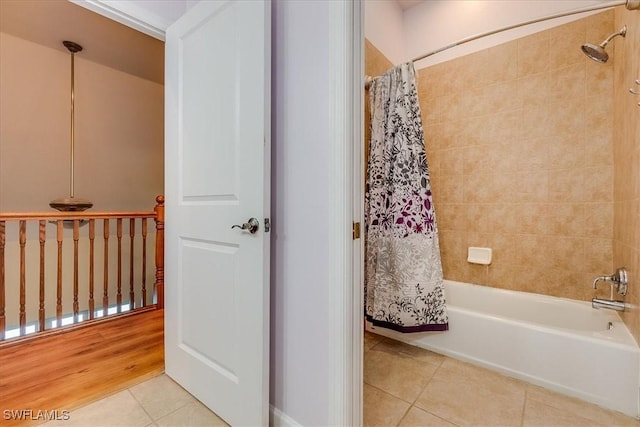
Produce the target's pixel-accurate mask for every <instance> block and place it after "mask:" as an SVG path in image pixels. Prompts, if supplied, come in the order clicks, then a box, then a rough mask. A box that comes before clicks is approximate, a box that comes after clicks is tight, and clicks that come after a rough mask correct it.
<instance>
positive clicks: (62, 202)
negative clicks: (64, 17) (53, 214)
mask: <svg viewBox="0 0 640 427" xmlns="http://www.w3.org/2000/svg"><path fill="white" fill-rule="evenodd" d="M62 44H63V45H64V47H66V48H67V50H68V51H69V52H70V53H71V147H70V148H71V156H70V160H69V163H70V165H69V166H70V168H69V169H70V173H69V175H70V176H69V197H62V198H59V199H56V200H53V201H51V202H50V203H49V206H51V207H52V208H53V209H56V210H59V211H61V212H81V211H84V210H87V209H89V208H91V207H92V206H93V203H92V202H90V201H89V200H86V199H81V198H76V197H75V195H74V190H75V189H74V182H75V139H76V138H75V80H76V79H75V54H76V53H77V52H80V51H81V50H82V46H80V45H79V44H78V43H75V42H71V41H68V40H65V41H63V42H62Z"/></svg>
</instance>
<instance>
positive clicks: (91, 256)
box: [89, 218, 96, 319]
mask: <svg viewBox="0 0 640 427" xmlns="http://www.w3.org/2000/svg"><path fill="white" fill-rule="evenodd" d="M95 239H96V220H95V219H93V218H91V219H90V220H89V319H93V318H94V317H95V301H94V300H93V272H94V269H93V259H94V256H95V248H94V243H95V242H94V241H95Z"/></svg>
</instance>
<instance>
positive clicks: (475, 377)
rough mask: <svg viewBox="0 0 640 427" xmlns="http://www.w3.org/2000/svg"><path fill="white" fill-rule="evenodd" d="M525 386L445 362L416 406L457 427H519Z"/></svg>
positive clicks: (470, 366)
mask: <svg viewBox="0 0 640 427" xmlns="http://www.w3.org/2000/svg"><path fill="white" fill-rule="evenodd" d="M524 399H525V384H524V383H522V382H521V381H517V380H514V379H512V378H508V377H505V376H502V375H499V374H496V373H493V372H491V371H488V370H486V369H482V368H479V367H475V366H473V365H470V364H467V363H463V362H460V361H456V360H454V359H445V361H444V362H443V363H442V365H441V366H440V368H439V369H438V371H437V372H436V374H435V375H434V376H433V378H432V379H431V381H430V382H429V384H428V385H427V387H426V388H425V390H424V391H423V392H422V394H421V395H420V397H418V400H417V401H416V403H415V405H416V406H418V407H420V408H422V409H425V410H427V411H429V412H431V413H432V414H434V415H437V416H439V417H442V418H444V419H446V420H449V421H451V422H453V423H454V424H459V425H477V426H485V425H486V426H511V425H515V426H518V425H520V420H521V419H522V412H523V407H524Z"/></svg>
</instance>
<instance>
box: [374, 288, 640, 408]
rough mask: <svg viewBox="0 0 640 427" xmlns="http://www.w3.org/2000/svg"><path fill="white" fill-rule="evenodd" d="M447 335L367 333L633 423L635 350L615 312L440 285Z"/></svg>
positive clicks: (638, 355)
mask: <svg viewBox="0 0 640 427" xmlns="http://www.w3.org/2000/svg"><path fill="white" fill-rule="evenodd" d="M445 295H446V299H447V308H448V311H449V331H446V332H424V333H413V334H402V333H398V332H395V331H391V330H388V329H384V328H380V327H375V326H373V325H371V324H367V330H369V331H371V332H373V333H377V334H380V335H384V336H386V337H389V338H393V339H396V340H398V341H403V342H406V343H409V344H413V345H416V346H418V347H422V348H426V349H428V350H432V351H435V352H437V353H441V354H444V355H447V356H451V357H453V358H456V359H461V360H464V361H467V362H470V363H473V364H476V365H480V366H483V367H486V368H489V369H492V370H495V371H498V372H501V373H503V374H506V375H509V376H511V377H515V378H519V379H522V380H525V381H527V382H530V383H533V384H536V385H539V386H542V387H545V388H548V389H551V390H554V391H557V392H559V393H563V394H566V395H569V396H574V397H577V398H580V399H583V400H586V401H589V402H592V403H595V404H597V405H600V406H603V407H606V408H609V409H613V410H616V411H620V412H623V413H625V414H627V415H630V416H633V417H638V416H640V407H639V399H640V393H639V392H640V389H639V387H640V349H639V348H638V345H637V344H636V342H635V340H634V339H633V336H632V335H631V334H630V333H629V330H628V329H627V327H626V326H625V324H624V323H623V322H622V321H621V320H620V317H619V316H618V314H617V313H616V312H615V311H610V310H596V309H593V308H592V307H591V303H589V302H583V301H575V300H570V299H565V298H556V297H550V296H546V295H538V294H531V293H525V292H514V291H507V290H502V289H496V288H490V287H486V286H478V285H471V284H467V283H461V282H454V281H449V280H445Z"/></svg>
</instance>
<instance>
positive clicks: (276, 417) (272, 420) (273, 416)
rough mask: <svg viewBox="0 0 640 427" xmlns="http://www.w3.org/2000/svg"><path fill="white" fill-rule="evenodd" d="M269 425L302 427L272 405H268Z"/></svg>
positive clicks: (272, 426)
mask: <svg viewBox="0 0 640 427" xmlns="http://www.w3.org/2000/svg"><path fill="white" fill-rule="evenodd" d="M269 425H270V426H271V427H302V425H301V424H298V423H297V422H296V421H295V420H294V419H293V418H291V417H290V416H288V415H287V414H285V413H284V412H282V411H281V410H280V409H278V408H275V407H274V406H273V405H269Z"/></svg>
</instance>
